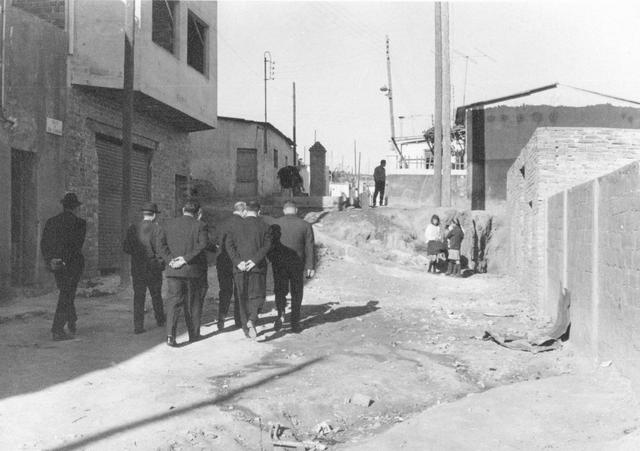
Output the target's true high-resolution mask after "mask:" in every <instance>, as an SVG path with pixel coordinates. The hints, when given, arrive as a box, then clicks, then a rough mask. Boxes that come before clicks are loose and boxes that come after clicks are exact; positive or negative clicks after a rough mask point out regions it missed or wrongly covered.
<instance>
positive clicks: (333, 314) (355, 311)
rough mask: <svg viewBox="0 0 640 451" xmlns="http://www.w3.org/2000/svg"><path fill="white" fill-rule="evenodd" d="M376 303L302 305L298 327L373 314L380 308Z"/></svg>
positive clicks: (277, 333)
mask: <svg viewBox="0 0 640 451" xmlns="http://www.w3.org/2000/svg"><path fill="white" fill-rule="evenodd" d="M378 303H379V302H378V301H369V302H367V303H366V304H365V305H356V306H345V307H338V308H334V306H335V305H338V303H337V302H327V303H324V304H317V305H303V306H302V311H301V320H300V325H301V326H302V329H310V328H312V327H316V326H320V325H322V324H326V323H336V322H338V321H343V320H347V319H351V318H357V317H359V316H362V315H366V314H368V313H373V312H375V311H376V310H380V307H378ZM287 316H288V315H287ZM287 319H288V318H285V320H287ZM273 330H274V329H268V330H264V331H261V332H260V334H259V335H264V334H267V333H269V332H271V331H273ZM288 333H292V332H291V331H290V330H288V329H287V330H285V329H282V330H280V331H278V332H276V333H275V334H273V335H270V336H269V337H267V338H265V339H264V341H271V340H275V339H277V338H280V337H282V336H284V335H286V334H288Z"/></svg>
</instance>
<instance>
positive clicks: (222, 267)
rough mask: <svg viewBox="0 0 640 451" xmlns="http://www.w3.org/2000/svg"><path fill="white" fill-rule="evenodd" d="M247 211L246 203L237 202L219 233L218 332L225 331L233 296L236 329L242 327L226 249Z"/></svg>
mask: <svg viewBox="0 0 640 451" xmlns="http://www.w3.org/2000/svg"><path fill="white" fill-rule="evenodd" d="M246 210H247V204H246V202H236V203H235V204H234V205H233V214H232V215H231V217H230V218H229V219H227V220H226V221H224V222H223V223H222V224H221V225H220V227H219V231H218V245H219V246H220V253H219V254H218V257H217V258H216V272H217V273H218V285H219V286H220V291H219V293H218V296H219V298H220V301H219V304H218V330H222V329H224V321H225V318H226V317H227V314H228V313H229V306H230V304H231V296H233V300H234V302H233V319H234V320H235V325H236V327H242V322H241V321H240V306H239V305H238V289H237V288H236V286H235V285H234V283H233V262H232V261H231V257H229V253H228V252H227V249H226V243H227V240H228V239H229V234H230V233H231V232H232V231H233V230H236V229H237V228H238V227H240V226H241V224H242V221H243V218H244V215H245V213H246Z"/></svg>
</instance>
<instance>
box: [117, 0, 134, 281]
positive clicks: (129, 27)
mask: <svg viewBox="0 0 640 451" xmlns="http://www.w3.org/2000/svg"><path fill="white" fill-rule="evenodd" d="M135 11H136V0H126V3H125V17H124V24H125V29H124V67H123V82H122V199H121V204H120V236H121V237H122V239H124V237H125V236H126V234H127V229H128V228H129V222H130V218H129V215H130V210H131V152H132V147H133V145H132V134H133V130H132V129H133V100H134V92H133V89H134V86H133V82H134V61H135V57H134V50H135V36H136V32H135V30H136V13H135ZM120 262H121V263H120V285H122V286H127V285H129V265H130V261H129V258H127V254H125V253H124V252H122V253H121V259H120Z"/></svg>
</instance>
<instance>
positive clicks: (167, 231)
mask: <svg viewBox="0 0 640 451" xmlns="http://www.w3.org/2000/svg"><path fill="white" fill-rule="evenodd" d="M199 210H200V205H199V204H198V203H197V202H195V201H187V202H185V204H184V207H183V208H182V216H181V217H179V218H175V219H172V220H170V221H167V224H166V225H165V227H164V230H163V231H162V232H161V234H160V240H159V247H158V248H159V251H160V255H162V258H163V259H164V261H165V263H167V265H168V266H169V267H168V268H167V270H166V272H165V275H166V277H167V291H168V293H167V297H168V299H167V344H168V345H169V346H176V329H177V326H178V317H179V315H180V311H181V310H182V309H183V308H184V319H185V322H186V324H187V331H188V333H189V341H190V342H194V341H197V340H198V339H199V338H200V315H201V313H202V296H201V294H200V290H202V288H203V287H202V286H201V285H202V276H203V274H205V273H206V269H207V257H206V255H205V249H206V248H207V244H208V243H209V236H208V234H207V225H206V224H205V223H204V222H202V221H199V220H198V219H196V216H197V215H198V211H199Z"/></svg>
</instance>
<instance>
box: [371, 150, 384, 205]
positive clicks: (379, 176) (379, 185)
mask: <svg viewBox="0 0 640 451" xmlns="http://www.w3.org/2000/svg"><path fill="white" fill-rule="evenodd" d="M386 165H387V161H386V160H380V166H378V167H377V168H375V169H374V170H373V181H374V183H375V185H376V187H375V190H374V191H373V205H372V207H375V206H376V197H377V196H378V193H379V194H380V206H383V205H384V188H385V185H386V183H387V174H386V170H385V166H386Z"/></svg>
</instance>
